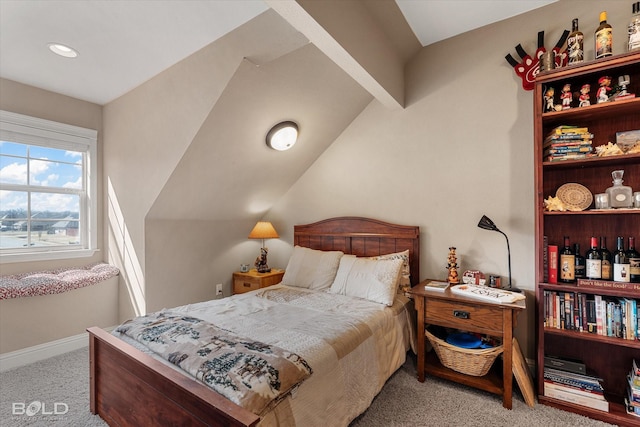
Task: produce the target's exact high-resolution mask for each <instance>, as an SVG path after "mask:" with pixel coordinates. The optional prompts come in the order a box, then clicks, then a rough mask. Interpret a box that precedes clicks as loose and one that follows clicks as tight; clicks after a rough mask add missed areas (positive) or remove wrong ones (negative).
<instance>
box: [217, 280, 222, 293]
mask: <svg viewBox="0 0 640 427" xmlns="http://www.w3.org/2000/svg"><path fill="white" fill-rule="evenodd" d="M218 295H222V283H218V284H217V285H216V296H218Z"/></svg>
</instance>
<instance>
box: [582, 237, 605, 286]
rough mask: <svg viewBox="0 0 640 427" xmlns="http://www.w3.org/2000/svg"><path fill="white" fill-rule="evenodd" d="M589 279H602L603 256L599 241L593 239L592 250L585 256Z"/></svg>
mask: <svg viewBox="0 0 640 427" xmlns="http://www.w3.org/2000/svg"><path fill="white" fill-rule="evenodd" d="M585 257H586V258H587V259H586V264H587V265H586V273H585V274H586V276H587V279H602V256H601V255H600V251H599V250H598V239H597V238H595V237H592V238H591V249H589V250H588V251H587V253H586V254H585Z"/></svg>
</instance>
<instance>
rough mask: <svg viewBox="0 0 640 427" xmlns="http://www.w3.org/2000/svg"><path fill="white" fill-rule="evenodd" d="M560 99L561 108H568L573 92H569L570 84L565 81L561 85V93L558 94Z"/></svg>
mask: <svg viewBox="0 0 640 427" xmlns="http://www.w3.org/2000/svg"><path fill="white" fill-rule="evenodd" d="M560 99H561V100H562V109H563V110H568V109H570V108H571V101H572V100H573V94H572V93H571V85H570V84H569V83H565V84H564V86H562V93H561V94H560Z"/></svg>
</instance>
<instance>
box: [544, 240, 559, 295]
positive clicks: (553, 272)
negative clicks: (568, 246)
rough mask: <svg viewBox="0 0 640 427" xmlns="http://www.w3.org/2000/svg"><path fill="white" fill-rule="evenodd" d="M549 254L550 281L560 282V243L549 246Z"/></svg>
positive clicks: (553, 282)
mask: <svg viewBox="0 0 640 427" xmlns="http://www.w3.org/2000/svg"><path fill="white" fill-rule="evenodd" d="M547 250H548V252H549V253H548V254H547V255H548V256H549V273H548V274H549V283H551V284H554V285H555V284H556V283H558V245H549V246H548V249H547Z"/></svg>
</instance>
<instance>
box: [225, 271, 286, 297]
mask: <svg viewBox="0 0 640 427" xmlns="http://www.w3.org/2000/svg"><path fill="white" fill-rule="evenodd" d="M282 276H284V270H279V269H277V268H272V269H271V272H269V273H258V272H257V271H256V270H255V269H252V270H249V271H248V272H247V273H242V272H240V271H236V272H235V273H233V293H234V294H242V293H245V292H249V291H255V290H256V289H261V288H266V287H267V286H271V285H275V284H278V283H280V282H281V281H282Z"/></svg>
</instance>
